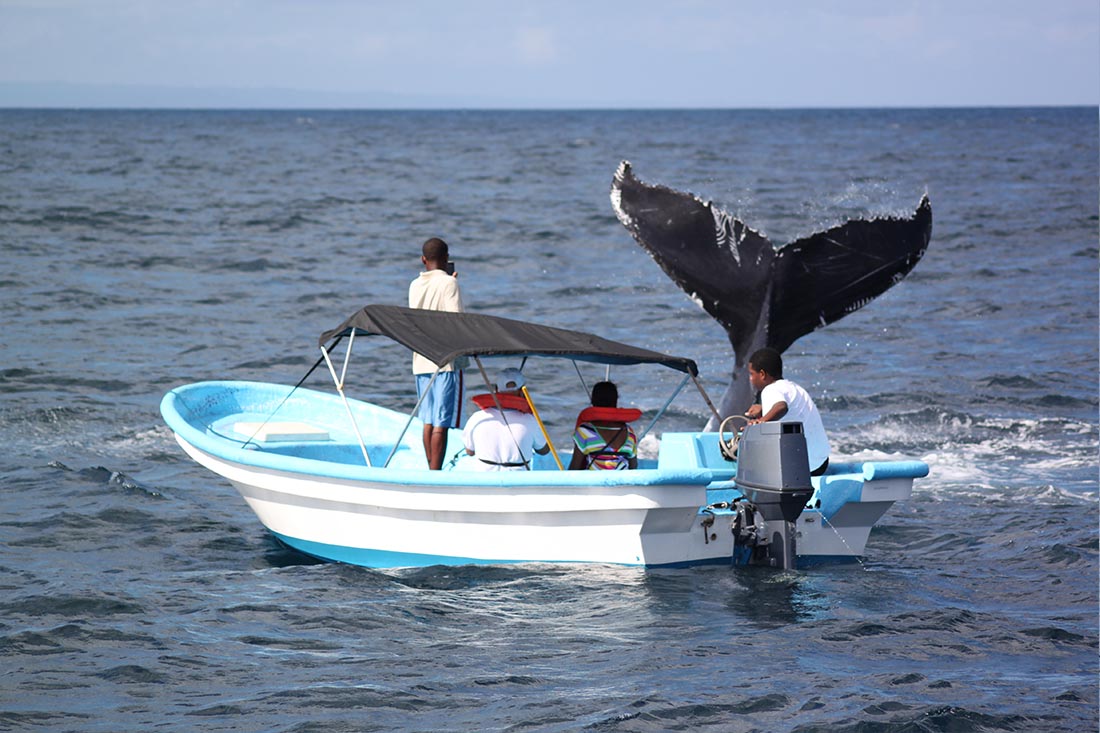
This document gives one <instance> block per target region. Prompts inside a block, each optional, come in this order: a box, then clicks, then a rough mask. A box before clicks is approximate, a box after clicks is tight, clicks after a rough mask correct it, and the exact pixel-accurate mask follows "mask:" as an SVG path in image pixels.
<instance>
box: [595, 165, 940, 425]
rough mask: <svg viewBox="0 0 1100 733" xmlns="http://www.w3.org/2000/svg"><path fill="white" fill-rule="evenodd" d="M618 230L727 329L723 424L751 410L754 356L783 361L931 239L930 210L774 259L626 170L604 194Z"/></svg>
mask: <svg viewBox="0 0 1100 733" xmlns="http://www.w3.org/2000/svg"><path fill="white" fill-rule="evenodd" d="M611 203H612V206H613V208H614V209H615V213H616V215H618V217H619V221H621V222H622V223H623V225H624V226H625V227H626V228H627V230H628V231H629V232H630V233H631V235H633V237H634V239H635V240H636V241H637V242H638V244H640V245H641V246H642V248H643V249H645V250H646V252H648V253H649V255H650V256H651V257H653V259H654V260H655V261H656V262H657V264H658V265H660V267H661V269H662V270H664V271H665V273H666V274H667V275H668V276H669V277H670V278H671V279H672V281H673V282H675V283H676V284H677V285H679V286H680V288H681V289H683V290H684V292H686V293H687V294H688V295H689V296H690V297H691V298H692V300H694V301H695V302H696V303H698V304H699V305H700V306H701V307H702V308H703V309H704V310H705V311H706V312H707V313H709V314H710V315H711V317H713V318H714V319H716V320H717V321H718V322H719V323H721V324H722V326H723V327H724V328H725V329H726V333H727V334H728V336H729V340H730V344H731V345H732V346H733V350H734V355H735V360H734V362H735V363H734V373H733V381H732V383H731V385H730V388H729V389H727V390H726V395H725V396H724V397H723V399H722V405H721V407H720V409H719V411H720V412H721V414H722V416H723V417H725V416H726V415H729V414H733V413H734V412H739V411H741V410H744V409H745V407H747V406H748V397H749V392H748V384H747V379H745V378H743V377H741V378H739V376H740V375H739V372H740V371H742V370H743V367H744V364H745V361H746V360H747V359H748V358H749V356H750V355H751V353H752V351H753V350H755V349H756V348H758V347H760V346H770V347H772V348H774V349H777V350H779V351H785V350H786V349H787V348H788V347H790V345H791V344H793V343H794V342H795V341H796V340H798V339H799V338H800V337H802V336H804V335H806V334H807V333H810V332H811V331H814V330H816V329H818V328H821V327H823V326H826V325H828V324H830V323H832V322H834V321H836V320H838V319H840V318H843V317H844V316H846V315H848V314H849V313H853V312H855V311H857V310H859V309H860V308H862V307H863V306H865V305H867V304H868V303H869V302H871V301H872V300H874V299H875V298H876V297H877V296H879V295H881V294H882V293H884V292H886V291H887V290H888V289H890V287H891V286H892V285H894V284H896V283H898V282H900V281H901V280H902V278H904V277H905V276H906V275H907V274H908V273H909V272H910V271H911V270H912V269H913V267H915V266H916V264H917V262H919V261H920V258H921V257H922V256H923V255H924V252H925V250H926V249H927V248H928V242H929V240H930V238H931V236H932V205H931V204H930V203H929V201H928V196H927V195H926V196H924V197H923V198H922V199H921V202H920V205H919V206H918V207H917V210H916V212H915V213H914V214H913V215H912V216H911V217H907V218H895V217H884V218H874V219H857V220H853V221H848V222H845V223H844V224H841V225H839V226H836V227H833V228H831V229H829V230H827V231H824V232H819V233H816V234H812V235H810V236H808V237H804V238H802V239H799V240H796V241H794V242H792V243H790V244H788V245H786V246H785V247H782V248H781V249H778V250H777V249H776V248H775V247H773V246H772V244H771V242H769V241H768V239H767V238H766V237H764V236H763V235H762V234H760V233H759V232H756V231H754V230H752V229H750V228H749V227H748V226H746V225H745V224H744V223H743V222H741V221H740V220H738V219H737V218H735V217H733V216H731V215H729V214H728V213H726V212H725V211H723V210H721V209H720V208H717V207H715V206H714V205H713V204H711V203H710V202H709V201H703V200H702V199H700V198H698V197H697V196H694V195H692V194H690V193H684V192H681V191H676V190H674V189H671V188H668V187H665V186H657V185H650V184H647V183H643V182H642V181H639V180H638V179H637V178H635V177H634V172H633V170H632V169H631V167H630V163H628V162H627V161H623V162H622V163H621V164H620V165H619V169H618V170H617V171H616V172H615V177H614V180H613V182H612V184H611Z"/></svg>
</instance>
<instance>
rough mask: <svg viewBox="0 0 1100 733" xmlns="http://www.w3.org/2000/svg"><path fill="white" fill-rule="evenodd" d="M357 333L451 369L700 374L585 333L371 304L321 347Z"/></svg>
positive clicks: (680, 361) (690, 366)
mask: <svg viewBox="0 0 1100 733" xmlns="http://www.w3.org/2000/svg"><path fill="white" fill-rule="evenodd" d="M353 330H354V331H355V333H356V334H357V335H379V336H386V337H388V338H390V339H393V340H394V341H396V342H397V343H399V344H402V345H403V346H406V347H408V348H409V349H412V350H413V351H415V352H417V353H419V354H423V355H424V356H425V357H427V358H428V359H430V360H431V361H432V362H434V363H435V364H449V363H451V362H452V361H454V360H455V359H457V358H459V357H463V356H559V357H564V358H568V359H575V360H577V361H588V362H595V363H597V364H661V365H663V366H667V367H669V368H671V369H675V370H677V371H681V372H685V373H687V374H690V375H691V376H693V377H694V376H698V374H699V369H698V367H697V366H696V365H695V362H694V361H692V360H691V359H685V358H683V357H679V356H669V355H667V354H661V353H659V352H656V351H649V350H647V349H640V348H638V347H636V346H630V345H628V344H622V343H619V342H617V341H609V340H607V339H604V338H600V337H599V336H593V335H592V334H588V333H582V332H580V331H569V330H567V329H564V328H553V327H550V326H539V325H536V324H534V323H525V322H524V321H515V320H512V319H510V318H500V317H497V316H488V315H483V314H480V313H442V312H439V311H430V310H421V309H416V308H402V307H400V306H395V305H368V306H366V307H365V308H363V309H362V310H360V311H358V312H357V313H355V314H354V315H352V316H351V318H348V319H347V320H346V321H344V322H343V323H341V324H340V325H339V326H337V327H336V328H334V329H332V330H331V331H325V332H324V333H322V334H321V338H320V339H319V341H318V343H320V345H322V346H324V345H325V344H327V343H328V342H330V341H332V340H333V339H336V338H339V337H342V336H347V335H349V334H350V333H351V332H352V331H353Z"/></svg>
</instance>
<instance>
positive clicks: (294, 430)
mask: <svg viewBox="0 0 1100 733" xmlns="http://www.w3.org/2000/svg"><path fill="white" fill-rule="evenodd" d="M233 432H235V433H236V434H237V435H243V436H244V437H245V438H251V439H252V440H255V441H259V442H261V443H302V442H306V441H315V440H328V439H329V434H328V431H327V430H325V429H323V428H319V427H317V426H316V425H310V424H309V423H306V422H300V421H290V420H284V421H275V420H272V421H270V422H266V423H264V422H253V421H239V422H235V423H233Z"/></svg>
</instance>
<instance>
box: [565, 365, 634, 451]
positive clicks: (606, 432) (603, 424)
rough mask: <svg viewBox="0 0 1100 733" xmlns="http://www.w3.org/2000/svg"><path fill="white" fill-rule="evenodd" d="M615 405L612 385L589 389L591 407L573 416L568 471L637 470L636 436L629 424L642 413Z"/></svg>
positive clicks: (616, 391) (615, 396) (615, 390)
mask: <svg viewBox="0 0 1100 733" xmlns="http://www.w3.org/2000/svg"><path fill="white" fill-rule="evenodd" d="M618 405H619V389H618V387H616V386H615V383H614V382H597V383H596V385H595V386H594V387H593V388H592V406H591V407H586V408H585V409H583V410H581V414H580V415H578V416H577V425H576V428H575V429H574V431H573V459H572V460H571V461H570V462H569V470H571V471H580V470H585V469H589V470H608V471H621V470H624V469H628V468H637V467H638V436H637V435H635V434H634V428H632V427H630V423H631V422H632V421H634V420H637V419H638V418H639V417H641V416H642V413H641V410H636V409H634V408H625V409H620V408H619V406H618Z"/></svg>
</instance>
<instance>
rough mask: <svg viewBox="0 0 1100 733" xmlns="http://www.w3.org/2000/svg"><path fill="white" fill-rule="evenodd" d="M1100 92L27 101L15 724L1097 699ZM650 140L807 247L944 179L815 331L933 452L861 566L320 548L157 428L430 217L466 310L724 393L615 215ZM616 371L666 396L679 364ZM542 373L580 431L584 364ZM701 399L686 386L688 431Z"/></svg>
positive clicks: (733, 719)
mask: <svg viewBox="0 0 1100 733" xmlns="http://www.w3.org/2000/svg"><path fill="white" fill-rule="evenodd" d="M1098 118H1100V115H1098V111H1097V109H1096V108H1039V109H911V110H802V111H800V110H782V111H779V110H776V111H769V110H758V111H652V112H645V111H638V112H627V111H615V112H599V111H584V112H549V111H548V112H495V111H494V112H479V111H452V112H396V111H395V112H372V111H348V112H312V111H301V112H264V111H246V112H240V111H222V112H219V111H87V110H72V111H65V110H51V111H38V110H2V111H0V252H2V257H3V260H2V261H3V267H2V269H0V315H2V317H3V324H4V325H3V329H2V331H0V333H2V335H0V354H2V358H0V440H2V442H3V445H4V446H5V450H4V451H3V457H2V458H0V498H2V509H0V659H2V663H0V730H15V731H39V730H49V731H84V732H87V731H112V732H113V731H122V730H162V731H192V730H203V731H286V732H288V733H289V732H294V733H304V732H306V731H327V732H332V731H371V730H386V731H388V730H410V731H433V730H500V731H520V730H523V731H528V730H530V731H573V730H599V731H670V730H691V731H700V730H706V731H799V732H808V731H852V732H855V731H859V732H860V733H864V732H868V731H971V730H973V731H1067V732H1069V731H1083V730H1096V729H1097V721H1098V714H1100V710H1098V692H1097V689H1098V688H1097V679H1098V612H1100V607H1098V572H1100V563H1098V536H1100V531H1098V498H1100V497H1098V493H1100V492H1098V473H1100V465H1098V452H1100V433H1098V409H1100V401H1098V392H1100V380H1098V364H1100V354H1098V352H1100V348H1098V301H1100V295H1098V228H1100V217H1098V206H1100V204H1098V202H1100V183H1098V181H1100V162H1098V161H1100V154H1098V141H1100V131H1098ZM622 160H629V161H630V162H631V163H632V165H633V167H634V171H635V173H636V175H637V176H638V177H639V178H641V179H642V180H644V181H647V182H651V183H660V184H664V185H667V186H671V187H673V188H677V189H680V190H687V191H691V192H692V193H695V194H696V195H698V196H700V197H701V198H703V199H706V200H712V201H714V202H715V203H717V204H718V205H720V206H721V207H722V208H725V209H726V210H727V211H729V212H730V213H732V214H735V215H736V216H738V217H739V218H741V219H742V220H743V221H745V222H746V223H747V224H749V225H750V226H752V227H753V228H754V229H757V230H761V231H763V232H765V233H766V234H767V235H768V236H769V237H770V238H771V240H772V241H773V242H774V243H775V244H776V245H777V246H778V245H781V244H783V243H785V242H788V241H791V240H793V239H795V238H797V237H799V236H802V235H805V234H808V233H811V232H814V231H817V230H820V229H823V228H827V227H829V226H832V225H834V224H837V223H839V222H842V221H845V220H847V219H849V218H854V217H867V216H883V215H899V216H907V215H909V214H911V213H912V211H913V210H914V209H915V208H916V206H917V204H918V202H919V200H920V198H921V196H922V195H923V194H925V193H927V194H928V195H929V197H930V199H931V201H932V206H933V211H934V220H935V222H934V229H933V234H932V241H931V245H930V246H929V249H928V252H927V254H926V255H925V257H924V259H923V260H922V261H921V262H920V264H919V265H918V266H917V267H916V269H915V270H914V271H913V273H912V274H911V275H910V276H909V277H908V278H906V279H905V280H904V281H903V282H902V283H900V284H898V285H897V286H895V287H894V288H893V289H891V290H890V291H889V292H887V293H886V294H885V295H883V296H882V297H880V298H878V299H877V300H875V301H874V302H872V303H871V304H870V305H868V306H866V307H865V308H863V309H862V310H860V311H858V312H857V313H855V314H853V315H850V316H848V317H847V318H845V319H843V320H841V321H839V322H837V323H835V324H832V325H830V326H829V327H827V328H824V329H821V330H819V331H816V332H814V333H812V334H810V335H807V336H805V337H803V338H802V339H800V340H799V341H798V342H797V343H795V345H794V346H793V347H792V348H791V349H790V350H789V351H788V352H787V354H786V355H785V360H786V371H787V376H789V377H791V378H793V379H795V380H796V381H798V382H800V383H802V384H803V385H805V386H806V387H807V388H809V389H810V391H811V392H812V393H813V394H814V395H815V397H816V399H817V401H818V404H819V406H820V407H821V408H822V412H823V415H824V419H825V424H826V428H827V429H828V430H829V433H830V437H831V440H832V442H833V448H834V453H836V454H838V455H841V456H844V457H853V458H867V457H878V458H916V459H920V460H923V461H926V462H927V463H928V464H929V466H930V467H931V474H930V475H929V477H928V478H926V479H922V480H919V481H918V482H917V483H916V485H915V490H914V495H913V497H912V499H911V500H909V501H907V502H904V503H901V504H897V505H895V506H894V507H893V508H892V509H891V510H890V512H889V513H888V514H887V515H886V516H885V517H884V518H883V519H882V520H881V521H880V523H879V525H878V526H877V528H876V529H875V530H874V532H873V533H872V535H871V539H870V542H869V543H868V546H867V553H866V558H865V560H864V562H863V563H862V564H850V565H826V566H820V567H815V568H810V569H806V570H799V571H796V572H775V571H770V570H763V569H758V568H732V567H717V568H715V567H711V568H698V569H688V570H675V571H648V572H647V571H644V570H639V569H636V568H623V567H615V566H589V565H522V566H508V567H458V568H446V567H432V568H422V569H415V570H391V571H375V570H369V569H364V568H357V567H350V566H344V565H339V564H322V563H317V562H315V561H313V560H310V559H309V558H307V557H305V556H302V555H300V554H297V553H295V552H293V551H291V550H288V549H286V548H284V547H283V546H281V545H280V544H279V543H278V542H276V541H275V540H274V539H273V538H272V537H271V536H270V535H269V534H268V533H267V532H266V531H265V530H264V529H263V527H262V526H261V525H260V524H259V522H258V521H257V520H256V518H255V516H254V515H253V514H252V512H251V511H250V510H249V509H248V507H247V506H246V505H245V503H244V502H243V500H241V499H240V497H239V496H238V495H237V493H236V492H235V490H234V489H233V487H232V486H231V485H230V484H229V483H228V482H227V481H225V480H224V479H222V478H220V477H218V476H216V475H214V474H211V473H209V472H208V471H206V470H205V469H202V468H200V467H199V466H198V465H196V464H194V463H193V462H191V461H190V460H189V459H188V458H187V457H186V456H185V455H184V454H183V452H182V450H180V448H179V447H178V446H177V445H176V443H175V441H174V439H173V436H172V434H171V432H170V431H169V430H168V429H167V427H166V426H165V425H164V424H163V422H162V421H161V419H160V416H159V413H158V409H157V407H158V404H159V401H160V398H161V396H162V395H163V394H164V393H165V392H166V391H167V390H169V389H171V388H172V387H175V386H178V385H180V384H183V383H187V382H194V381H200V380H206V379H254V380H260V381H269V382H278V383H288V384H294V383H295V382H297V381H298V379H299V378H301V377H302V375H303V374H304V373H305V372H306V370H307V369H308V368H309V366H310V365H312V364H313V362H314V360H315V359H316V357H317V351H316V342H317V336H318V335H319V334H320V333H321V332H322V331H324V330H326V329H329V328H332V327H334V326H335V325H337V324H338V323H340V322H341V321H343V319H344V318H345V317H346V316H348V315H350V314H351V313H352V312H353V311H354V310H356V309H357V308H359V307H360V306H362V305H364V304H366V303H371V302H376V303H398V304H400V303H403V302H404V301H405V298H406V293H407V287H408V283H409V281H410V280H411V279H412V278H413V277H415V276H416V274H417V272H418V271H419V265H420V263H419V247H420V244H421V242H423V240H424V239H426V238H427V237H430V236H441V237H443V238H445V239H446V240H447V241H448V242H449V243H450V244H451V249H452V258H453V259H454V260H455V262H456V264H457V269H458V272H459V277H460V281H461V283H462V288H463V293H464V297H465V299H466V302H467V305H468V307H469V309H470V310H474V311H479V312H484V313H492V314H497V315H504V316H508V317H514V318H521V319H527V320H533V321H537V322H540V323H546V324H550V325H556V326H562V327H566V328H577V329H581V330H586V331H593V332H596V333H599V334H600V335H603V336H606V337H609V338H613V339H617V340H622V341H626V342H629V343H634V344H637V345H640V346H643V347H647V348H651V349H656V350H660V351H666V352H670V353H674V354H679V355H684V356H689V357H691V358H694V359H696V360H697V361H698V362H699V364H700V368H701V374H702V380H703V383H704V384H705V386H706V387H707V389H708V390H709V391H710V393H711V395H712V396H713V397H717V396H718V395H720V394H721V392H722V389H723V388H724V386H725V383H726V382H727V381H728V378H729V375H730V368H731V365H732V361H733V359H732V353H731V349H730V346H729V343H728V341H727V339H726V335H725V333H724V332H723V331H722V329H721V328H720V327H719V326H718V324H717V323H715V322H714V321H712V320H711V319H710V318H709V317H708V316H707V315H706V314H705V313H703V312H702V311H701V310H700V309H699V308H697V307H696V306H695V305H694V304H693V303H692V302H691V300H690V299H689V298H688V297H687V296H686V295H685V294H684V293H683V292H681V291H680V290H679V288H677V287H676V286H675V285H674V284H673V283H672V282H671V280H669V279H668V278H667V277H666V276H665V275H664V274H663V273H662V272H661V270H660V268H659V267H658V266H657V265H656V264H655V263H654V262H653V261H652V260H651V259H650V258H649V257H647V256H646V254H645V253H644V252H643V250H642V249H641V248H640V247H638V246H637V245H636V244H635V243H634V241H633V240H632V239H631V237H630V235H629V234H628V233H627V231H626V230H625V229H624V228H623V227H622V225H621V224H620V223H619V222H618V220H617V219H616V217H615V214H614V212H613V210H612V208H611V205H610V201H609V196H608V194H609V188H610V183H611V178H612V175H613V173H614V171H615V170H616V168H617V166H618V165H619V163H620V161H622ZM730 297H731V298H736V297H737V293H735V292H731V293H730ZM359 348H360V347H359V346H357V349H359ZM359 357H360V358H359V359H358V361H357V362H356V363H354V364H353V366H352V370H351V373H350V374H349V379H348V391H349V393H350V394H352V395H353V396H356V397H360V398H363V399H367V400H371V401H374V402H378V403H381V404H384V405H387V406H389V407H393V408H395V409H400V410H403V411H404V410H408V409H411V407H412V403H413V396H414V395H413V386H412V382H411V377H410V375H409V362H408V355H407V354H406V353H405V352H404V351H403V350H401V349H400V348H399V347H390V346H384V345H382V344H377V345H372V346H371V348H370V349H369V350H364V351H362V352H360V354H359ZM666 371H667V370H666ZM613 377H614V378H615V379H616V381H618V382H619V384H620V390H621V392H622V394H623V397H624V402H626V403H629V404H631V405H634V406H637V407H640V408H643V409H646V410H656V409H659V408H660V406H661V405H662V404H663V402H664V400H665V399H666V398H667V396H668V394H669V393H670V392H671V391H672V389H673V387H674V386H675V384H676V383H677V382H678V381H679V379H678V375H676V374H674V373H671V372H669V373H668V374H664V373H662V370H659V369H649V368H638V369H625V368H624V369H616V370H615V371H614V372H613ZM528 379H529V382H530V385H531V389H532V394H533V396H534V397H535V398H536V400H538V404H539V408H540V412H541V413H542V416H543V418H544V419H545V420H546V421H547V423H548V426H549V428H550V429H551V431H552V434H553V435H554V438H555V440H556V441H557V442H559V443H564V441H566V440H567V438H568V434H569V430H570V429H571V427H572V423H571V419H572V417H573V416H574V415H575V414H576V410H577V409H578V407H579V406H581V405H582V404H583V402H584V396H583V394H582V392H581V390H580V388H579V385H578V382H577V379H576V374H575V373H574V372H573V371H572V368H571V367H569V368H567V369H561V368H560V365H558V364H550V363H546V364H542V363H535V362H532V363H531V364H530V365H529V367H528ZM308 384H309V386H313V387H317V388H324V387H325V375H324V374H322V373H321V372H318V373H317V374H316V375H315V376H314V377H313V378H312V379H311V381H310V382H309V383H308ZM705 420H706V408H705V406H704V405H703V404H702V403H701V401H700V400H699V399H698V396H697V395H693V394H689V393H688V392H687V391H685V393H684V394H683V395H682V396H681V397H679V398H678V399H677V400H676V402H675V403H674V404H673V406H672V408H671V409H670V411H669V414H668V415H667V416H666V418H665V419H664V420H663V422H662V423H661V424H659V425H658V432H661V431H664V430H693V429H698V428H700V427H701V426H702V425H703V423H704V422H705Z"/></svg>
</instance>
